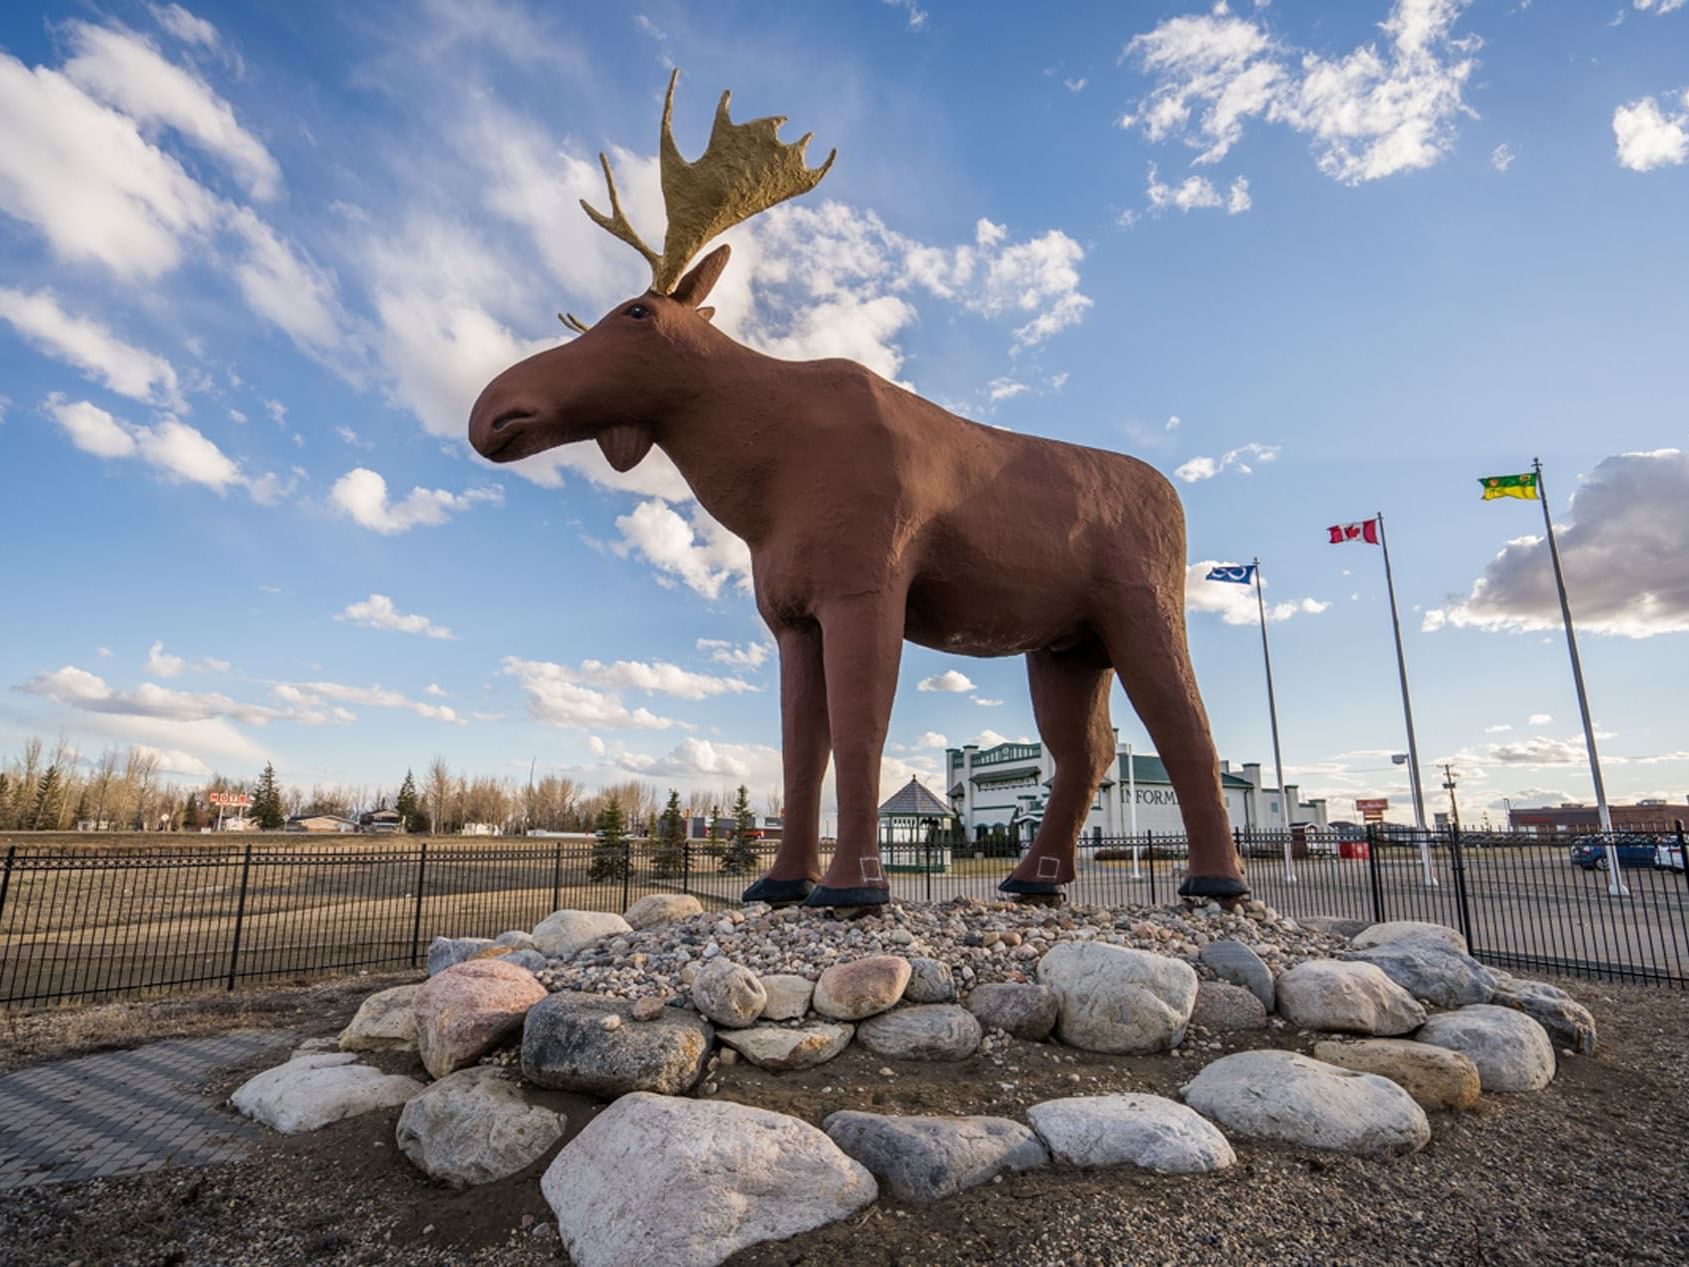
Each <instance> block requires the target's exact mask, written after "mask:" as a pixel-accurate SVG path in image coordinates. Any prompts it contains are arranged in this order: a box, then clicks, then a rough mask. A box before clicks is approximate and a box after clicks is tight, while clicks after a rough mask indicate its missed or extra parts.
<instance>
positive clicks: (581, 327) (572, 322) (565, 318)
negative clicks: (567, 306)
mask: <svg viewBox="0 0 1689 1267" xmlns="http://www.w3.org/2000/svg"><path fill="white" fill-rule="evenodd" d="M557 319H558V320H559V321H561V322H562V323H563V324H564V325H566V326H568V327H569V329H571V330H573V331H574V332H575V333H576V334H585V333H586V332H587V331H588V330H589V329H591V328H592V327H590V326H588V325H587V323H586V322H584V321H582V320H581V319H580V318H579V317H577V316H576V315H575V314H574V313H572V312H560V313H558V314H557Z"/></svg>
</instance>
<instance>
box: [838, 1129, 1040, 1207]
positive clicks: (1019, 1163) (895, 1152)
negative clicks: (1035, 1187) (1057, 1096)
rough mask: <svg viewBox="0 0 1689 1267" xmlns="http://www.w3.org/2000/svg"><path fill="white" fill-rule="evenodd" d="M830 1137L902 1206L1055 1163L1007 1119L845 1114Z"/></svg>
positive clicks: (1025, 1131)
mask: <svg viewBox="0 0 1689 1267" xmlns="http://www.w3.org/2000/svg"><path fill="white" fill-rule="evenodd" d="M821 1127H822V1129H823V1130H825V1131H826V1132H827V1136H828V1138H829V1139H831V1140H832V1141H833V1142H834V1143H835V1144H837V1145H838V1146H839V1147H840V1148H842V1149H843V1150H844V1151H845V1152H846V1153H847V1154H849V1155H850V1156H851V1157H854V1158H855V1159H856V1160H857V1161H859V1162H861V1163H862V1164H863V1165H864V1166H866V1167H868V1169H869V1170H871V1171H872V1172H873V1173H874V1178H876V1179H878V1180H879V1181H880V1182H881V1183H882V1184H884V1185H885V1187H886V1190H887V1191H889V1192H890V1193H891V1195H892V1196H894V1197H896V1198H897V1199H898V1200H899V1201H909V1202H913V1203H917V1204H921V1203H925V1202H928V1201H941V1200H943V1199H944V1198H945V1197H951V1196H955V1195H956V1193H958V1192H961V1191H962V1190H963V1189H964V1188H972V1187H975V1186H976V1185H978V1184H982V1183H987V1182H989V1181H990V1180H992V1179H994V1178H996V1176H998V1175H1000V1174H1002V1173H1004V1172H1005V1171H1017V1170H1036V1169H1038V1168H1039V1167H1042V1166H1047V1165H1049V1164H1050V1158H1049V1155H1048V1154H1047V1153H1046V1152H1045V1151H1044V1146H1043V1145H1042V1144H1040V1143H1039V1142H1038V1137H1037V1136H1036V1135H1034V1134H1033V1133H1032V1132H1031V1131H1029V1130H1028V1129H1027V1128H1026V1127H1024V1126H1022V1125H1021V1124H1020V1123H1019V1122H1011V1121H1010V1120H1009V1119H1008V1118H1005V1117H895V1116H886V1115H883V1114H879V1113H858V1112H855V1111H853V1110H849V1109H846V1110H843V1111H841V1112H838V1113H830V1114H828V1115H827V1117H826V1119H825V1120H824V1121H823V1122H822V1123H821Z"/></svg>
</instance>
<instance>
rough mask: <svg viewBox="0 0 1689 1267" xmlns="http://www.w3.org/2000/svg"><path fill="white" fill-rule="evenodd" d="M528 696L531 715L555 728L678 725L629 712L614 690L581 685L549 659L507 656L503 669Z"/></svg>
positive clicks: (645, 713) (642, 711) (640, 711)
mask: <svg viewBox="0 0 1689 1267" xmlns="http://www.w3.org/2000/svg"><path fill="white" fill-rule="evenodd" d="M500 672H501V673H503V674H504V675H506V676H507V677H512V678H515V679H516V681H517V683H518V684H519V685H520V686H521V687H522V690H523V691H524V692H525V693H526V694H527V697H528V715H529V716H530V717H532V718H534V719H535V720H536V721H542V722H545V723H547V724H548V725H552V726H580V727H597V728H604V729H628V728H632V729H644V730H668V729H670V728H671V727H673V726H675V725H677V724H678V723H676V722H674V721H672V720H670V719H669V718H667V717H658V716H657V715H656V714H654V713H652V712H649V711H648V710H646V709H644V708H635V709H629V708H628V707H627V706H626V705H624V704H623V703H622V701H621V698H620V697H619V696H618V695H616V694H615V693H614V692H613V691H600V690H594V689H593V688H592V687H590V686H584V685H582V684H581V683H580V682H579V681H578V680H577V677H576V674H575V673H574V672H573V671H572V670H570V669H567V668H565V667H564V666H563V665H561V664H553V663H551V662H550V661H547V660H523V659H521V658H520V657H517V656H506V657H505V658H504V667H503V668H502V669H501V670H500Z"/></svg>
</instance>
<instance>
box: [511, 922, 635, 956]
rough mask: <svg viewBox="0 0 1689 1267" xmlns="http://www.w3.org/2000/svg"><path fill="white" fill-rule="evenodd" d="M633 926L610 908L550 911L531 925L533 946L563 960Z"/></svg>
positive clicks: (626, 931)
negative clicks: (606, 909)
mask: <svg viewBox="0 0 1689 1267" xmlns="http://www.w3.org/2000/svg"><path fill="white" fill-rule="evenodd" d="M632 931H633V929H632V928H630V927H628V922H627V921H626V920H625V919H623V918H622V917H621V916H620V915H612V914H611V913H610V912H609V911H553V912H552V913H551V914H550V915H547V916H546V917H545V918H544V919H542V920H541V921H540V922H539V923H538V924H536V925H534V934H533V936H534V947H535V949H537V950H538V951H539V952H540V953H541V954H542V955H545V956H546V957H547V958H550V959H563V958H566V957H567V956H569V955H572V954H574V953H575V952H576V951H577V950H580V949H582V948H583V947H585V946H590V945H592V943H593V942H595V941H600V940H602V939H603V938H605V937H614V936H615V935H616V934H618V933H631V932H632Z"/></svg>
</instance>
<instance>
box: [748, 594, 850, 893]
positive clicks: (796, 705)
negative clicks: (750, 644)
mask: <svg viewBox="0 0 1689 1267" xmlns="http://www.w3.org/2000/svg"><path fill="white" fill-rule="evenodd" d="M774 636H775V641H776V643H777V644H778V646H779V650H780V731H781V736H780V737H781V745H780V755H781V761H782V764H783V766H784V768H785V811H786V812H785V818H784V822H785V828H784V831H783V832H782V834H781V839H780V851H779V853H777V854H776V855H775V857H774V862H773V865H771V866H770V867H769V869H768V874H767V875H765V876H763V877H762V879H760V880H758V881H757V882H756V883H755V884H753V885H751V887H750V888H748V889H746V890H745V893H744V900H745V901H747V902H769V903H772V904H774V905H776V906H787V905H790V904H792V903H794V902H801V901H803V900H804V899H805V898H806V897H808V896H809V893H810V890H811V889H813V888H814V887H815V881H817V880H819V879H820V878H821V853H820V835H821V780H822V778H823V777H824V776H825V775H826V773H827V753H828V750H829V748H830V747H831V738H830V735H829V731H828V726H827V677H826V668H825V665H824V664H823V662H822V658H821V626H819V625H817V624H815V623H814V622H813V621H806V622H803V623H801V624H793V625H786V626H782V627H781V628H779V629H777V630H775V635H774Z"/></svg>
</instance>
